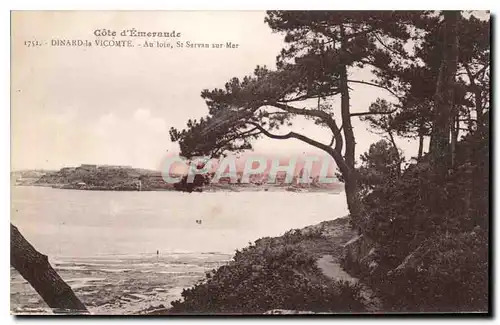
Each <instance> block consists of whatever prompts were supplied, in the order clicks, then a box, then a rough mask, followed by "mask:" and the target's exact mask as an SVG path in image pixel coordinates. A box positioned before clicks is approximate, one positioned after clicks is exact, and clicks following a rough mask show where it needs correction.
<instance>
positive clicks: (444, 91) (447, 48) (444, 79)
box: [430, 11, 460, 165]
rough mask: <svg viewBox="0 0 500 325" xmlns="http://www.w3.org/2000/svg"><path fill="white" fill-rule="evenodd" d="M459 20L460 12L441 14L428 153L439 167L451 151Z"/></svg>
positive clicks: (443, 163)
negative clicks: (440, 54) (440, 55)
mask: <svg viewBox="0 0 500 325" xmlns="http://www.w3.org/2000/svg"><path fill="white" fill-rule="evenodd" d="M459 18H460V11H444V22H443V23H444V39H443V44H444V46H443V47H444V48H443V58H442V60H441V66H440V68H439V76H438V81H437V85H436V94H435V96H434V107H435V112H434V121H433V126H432V134H431V143H430V152H431V154H432V156H433V157H434V161H435V162H436V163H438V164H439V165H446V164H447V162H445V161H443V159H444V158H443V157H444V156H445V155H446V153H448V152H449V149H450V131H451V123H453V120H452V109H453V94H454V86H455V75H456V72H457V63H458V36H457V28H458V27H457V26H458V21H459Z"/></svg>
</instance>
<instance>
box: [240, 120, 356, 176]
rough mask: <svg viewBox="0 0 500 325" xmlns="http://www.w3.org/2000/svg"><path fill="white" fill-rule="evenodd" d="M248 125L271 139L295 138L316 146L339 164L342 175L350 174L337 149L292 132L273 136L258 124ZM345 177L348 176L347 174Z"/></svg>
mask: <svg viewBox="0 0 500 325" xmlns="http://www.w3.org/2000/svg"><path fill="white" fill-rule="evenodd" d="M246 123H247V124H251V125H253V126H255V127H256V128H257V129H259V130H260V132H261V133H262V134H264V135H265V136H267V137H269V138H271V139H278V140H285V139H291V138H295V139H298V140H301V141H303V142H305V143H307V144H309V145H311V146H314V147H316V148H318V149H321V150H323V151H325V152H327V153H328V154H330V156H332V157H333V159H334V160H335V162H336V163H337V165H338V167H339V169H340V170H341V172H342V173H344V172H345V173H348V171H349V168H348V166H347V164H346V163H345V161H344V159H343V157H342V154H341V152H340V151H337V150H335V149H332V148H331V147H330V146H327V145H326V144H324V143H321V142H318V141H316V140H313V139H311V138H308V137H306V136H305V135H302V134H299V133H296V132H292V131H290V132H288V133H287V134H283V135H281V134H273V133H271V132H269V131H268V130H266V129H264V128H263V127H262V126H260V125H259V124H257V123H254V122H246ZM345 175H347V174H345Z"/></svg>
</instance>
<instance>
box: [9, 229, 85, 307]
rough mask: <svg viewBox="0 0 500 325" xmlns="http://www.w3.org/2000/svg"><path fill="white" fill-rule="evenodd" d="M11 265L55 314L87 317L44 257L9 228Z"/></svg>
mask: <svg viewBox="0 0 500 325" xmlns="http://www.w3.org/2000/svg"><path fill="white" fill-rule="evenodd" d="M10 265H11V266H12V267H14V268H15V269H16V270H17V271H18V272H19V273H20V274H21V275H22V276H23V278H25V279H26V280H27V281H28V282H29V283H30V284H31V286H32V287H33V288H34V289H35V290H36V292H38V294H39V295H40V296H41V297H42V298H43V300H44V301H45V302H46V303H47V305H49V307H50V308H52V309H53V311H54V312H56V313H84V314H87V313H88V310H87V308H86V307H85V305H84V304H83V303H82V302H81V301H80V300H79V299H78V298H77V297H76V295H75V293H74V292H73V290H71V287H70V286H69V285H68V284H67V283H66V282H64V280H63V279H61V277H60V276H59V274H57V272H56V271H55V270H54V269H53V268H52V266H51V265H50V263H49V261H48V258H47V256H46V255H43V254H41V253H40V252H38V251H37V250H36V249H35V248H34V247H33V246H32V245H31V244H30V243H29V242H28V241H27V240H26V239H25V238H24V237H23V235H22V234H21V233H20V232H19V230H18V229H17V227H15V226H14V225H12V224H10Z"/></svg>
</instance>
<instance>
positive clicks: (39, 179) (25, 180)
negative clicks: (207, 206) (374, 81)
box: [11, 164, 343, 194]
mask: <svg viewBox="0 0 500 325" xmlns="http://www.w3.org/2000/svg"><path fill="white" fill-rule="evenodd" d="M172 176H178V177H180V176H182V175H172ZM11 184H12V185H13V186H42V187H52V188H58V189H68V190H88V191H92V190H93V191H176V189H175V186H174V185H175V184H171V183H167V182H165V181H164V180H163V177H162V174H161V172H159V171H155V170H149V169H142V168H133V167H131V166H118V165H92V164H82V165H80V166H78V167H64V168H61V169H60V170H35V169H32V170H20V171H13V172H11ZM200 191H202V192H219V191H231V192H247V191H251V192H255V191H271V192H275V191H289V192H298V193H301V192H315V193H317V192H326V193H332V194H338V193H340V192H342V191H343V186H342V185H341V184H333V185H332V184H329V186H322V185H320V184H315V183H312V184H283V183H280V182H277V183H274V184H262V183H261V182H255V183H252V182H251V183H248V184H238V183H230V182H221V183H218V184H208V185H204V186H203V187H202V188H201V189H200Z"/></svg>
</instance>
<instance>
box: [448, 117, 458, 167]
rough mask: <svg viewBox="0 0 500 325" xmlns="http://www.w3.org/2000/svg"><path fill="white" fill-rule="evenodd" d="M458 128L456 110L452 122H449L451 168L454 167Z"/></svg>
mask: <svg viewBox="0 0 500 325" xmlns="http://www.w3.org/2000/svg"><path fill="white" fill-rule="evenodd" d="M459 128H460V121H459V119H458V111H457V112H456V113H455V115H454V117H453V123H452V124H451V146H450V148H451V168H455V164H456V162H455V160H456V148H457V142H458V131H459Z"/></svg>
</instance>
